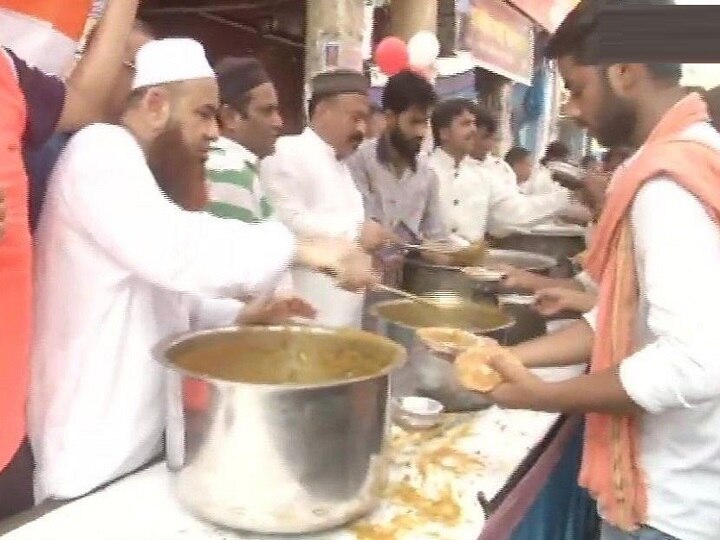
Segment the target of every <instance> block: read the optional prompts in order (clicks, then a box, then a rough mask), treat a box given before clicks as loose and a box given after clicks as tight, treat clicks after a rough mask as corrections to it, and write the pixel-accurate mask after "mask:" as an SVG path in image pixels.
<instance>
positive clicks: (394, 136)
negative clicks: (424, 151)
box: [390, 126, 422, 164]
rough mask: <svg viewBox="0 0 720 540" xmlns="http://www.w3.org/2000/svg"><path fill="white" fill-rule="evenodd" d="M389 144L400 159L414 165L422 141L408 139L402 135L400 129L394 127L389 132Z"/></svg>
mask: <svg viewBox="0 0 720 540" xmlns="http://www.w3.org/2000/svg"><path fill="white" fill-rule="evenodd" d="M390 144H392V146H393V148H394V149H395V150H397V153H398V154H400V156H401V157H403V158H404V159H406V160H407V161H408V162H409V163H413V164H414V163H415V159H416V158H417V155H418V152H420V147H421V146H422V140H420V141H418V140H417V139H408V138H407V137H405V135H403V133H402V131H400V128H399V127H397V126H395V127H394V128H393V129H392V130H390Z"/></svg>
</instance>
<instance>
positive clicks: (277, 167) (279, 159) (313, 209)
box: [260, 128, 365, 327]
mask: <svg viewBox="0 0 720 540" xmlns="http://www.w3.org/2000/svg"><path fill="white" fill-rule="evenodd" d="M260 179H261V181H262V182H263V186H264V188H265V191H266V193H267V194H268V197H269V198H270V202H271V204H272V205H273V207H274V208H275V210H276V211H277V215H278V218H279V219H280V220H281V221H282V222H283V223H285V225H287V226H288V227H289V228H290V229H291V230H292V231H294V232H295V233H296V234H298V235H302V236H317V235H324V236H330V237H344V238H348V239H351V240H357V239H358V238H359V236H360V232H361V228H362V224H363V222H364V221H365V212H364V210H363V199H362V195H361V194H360V192H359V191H358V189H357V187H356V186H355V182H354V181H353V178H352V176H351V174H350V170H349V169H348V167H347V165H346V164H345V163H344V162H343V161H340V160H338V159H337V157H336V154H335V150H334V149H333V148H332V147H331V146H330V145H329V144H327V143H326V142H325V141H324V140H323V139H321V138H320V137H319V136H318V135H317V134H316V133H315V132H314V131H313V130H312V129H311V128H306V129H305V131H303V132H302V134H300V135H294V136H290V137H282V138H281V139H280V140H278V142H277V147H276V151H275V154H274V155H272V156H270V157H268V158H266V159H265V160H263V163H262V166H261V169H260ZM293 283H294V285H295V291H296V292H297V294H299V295H300V296H302V297H303V298H304V299H306V300H307V301H308V302H310V303H311V304H312V305H313V307H315V309H316V310H317V317H316V322H317V323H318V324H321V325H327V326H334V327H344V326H354V327H359V326H360V324H361V322H362V304H363V299H364V296H363V295H362V294H358V293H350V292H347V291H345V290H343V289H340V288H338V287H336V286H335V284H334V282H333V280H332V279H331V278H329V277H327V276H325V275H324V274H321V273H319V272H313V271H310V270H304V269H298V270H293Z"/></svg>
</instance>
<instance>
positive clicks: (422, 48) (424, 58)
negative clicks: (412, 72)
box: [408, 30, 440, 67]
mask: <svg viewBox="0 0 720 540" xmlns="http://www.w3.org/2000/svg"><path fill="white" fill-rule="evenodd" d="M408 54H409V56H410V65H411V66H415V67H428V66H432V65H433V64H434V63H435V60H437V59H438V56H440V42H439V41H438V38H437V36H435V34H433V33H432V32H428V31H427V30H423V31H421V32H418V33H417V34H415V35H414V36H413V37H412V38H410V41H409V42H408Z"/></svg>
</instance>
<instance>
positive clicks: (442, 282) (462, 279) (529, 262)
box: [403, 249, 557, 299]
mask: <svg viewBox="0 0 720 540" xmlns="http://www.w3.org/2000/svg"><path fill="white" fill-rule="evenodd" d="M484 264H485V265H493V264H509V265H512V266H514V267H515V268H520V269H522V270H531V271H533V272H547V271H549V270H550V269H551V268H553V267H554V266H555V265H556V264H557V261H556V260H555V259H553V258H552V257H548V256H546V255H542V254H537V253H528V252H525V251H512V250H503V249H491V250H490V251H488V253H487V255H486V257H485V261H484ZM403 280H404V281H403V289H405V290H406V291H409V292H412V293H414V294H420V295H422V294H433V293H437V292H438V291H442V292H449V293H454V294H456V295H458V296H461V297H463V298H468V299H472V298H474V297H475V296H477V293H478V290H479V287H480V286H479V285H478V282H477V281H475V280H473V279H471V278H469V277H468V276H466V275H465V274H463V273H462V272H461V268H460V267H458V266H443V265H439V264H432V263H430V262H428V261H425V260H424V259H422V258H420V257H419V256H413V257H408V258H407V260H406V261H405V269H404V272H403Z"/></svg>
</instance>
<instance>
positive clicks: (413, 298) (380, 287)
mask: <svg viewBox="0 0 720 540" xmlns="http://www.w3.org/2000/svg"><path fill="white" fill-rule="evenodd" d="M375 288H376V289H377V290H381V291H385V292H389V293H390V294H394V295H396V296H402V297H403V298H407V299H408V300H411V301H413V302H417V303H419V304H424V305H426V306H430V307H432V308H434V309H441V306H440V305H439V304H438V303H437V302H436V301H435V300H430V299H428V298H423V297H422V296H418V295H416V294H412V293H409V292H407V291H401V290H400V289H396V288H394V287H389V286H387V285H383V284H381V283H378V284H377V285H375Z"/></svg>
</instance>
